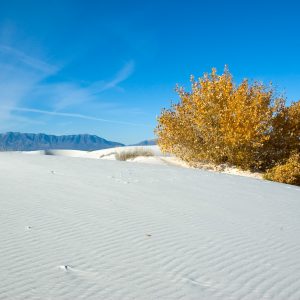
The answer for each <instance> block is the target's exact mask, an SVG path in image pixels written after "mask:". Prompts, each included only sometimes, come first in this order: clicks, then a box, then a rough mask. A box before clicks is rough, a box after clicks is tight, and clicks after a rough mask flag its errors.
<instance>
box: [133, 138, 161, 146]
mask: <svg viewBox="0 0 300 300" xmlns="http://www.w3.org/2000/svg"><path fill="white" fill-rule="evenodd" d="M156 144H157V139H152V140H145V141H142V142H140V143H137V144H134V145H132V146H152V145H156Z"/></svg>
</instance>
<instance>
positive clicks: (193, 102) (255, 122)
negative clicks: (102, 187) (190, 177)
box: [156, 68, 300, 178]
mask: <svg viewBox="0 0 300 300" xmlns="http://www.w3.org/2000/svg"><path fill="white" fill-rule="evenodd" d="M191 85H192V90H191V92H186V91H185V90H184V89H183V88H179V87H178V88H177V93H178V95H179V97H180V102H179V103H177V104H174V105H172V107H171V108H170V109H164V110H163V111H162V113H161V115H160V116H159V118H158V126H157V128H156V134H157V136H158V145H159V146H160V148H161V150H162V151H164V152H169V153H172V154H174V155H175V156H177V157H179V158H181V159H183V160H184V161H186V162H188V163H190V164H194V163H195V162H196V163H197V162H205V163H214V164H217V165H219V164H223V163H227V164H231V165H235V166H237V167H239V168H241V169H243V170H252V171H263V172H264V171H266V170H268V169H272V168H273V167H276V168H278V164H279V162H280V164H283V165H285V164H286V163H287V164H289V163H288V161H289V158H290V157H291V154H292V153H296V155H297V154H299V153H300V101H298V102H296V103H293V104H292V105H291V106H286V104H285V99H284V98H283V97H276V93H275V91H274V89H273V88H272V86H271V85H270V86H265V85H263V84H261V83H258V82H254V83H253V84H251V83H249V81H248V80H246V79H245V80H243V81H242V83H241V84H239V85H235V84H234V82H233V78H232V75H231V74H230V73H229V71H228V69H227V68H225V71H224V73H223V74H222V75H218V74H217V72H216V70H215V69H213V70H212V72H211V73H210V74H204V76H203V77H202V78H199V80H198V81H196V80H195V79H194V78H192V79H191ZM274 170H275V169H274ZM297 170H298V169H297V168H296V169H295V172H298V171H297ZM277 172H279V171H277ZM285 172H288V170H287V169H286V168H285ZM291 172H294V169H293V171H292V170H291ZM293 174H294V173H293ZM298 175H299V174H298ZM298 175H297V174H296V176H298ZM284 176H287V175H284ZM293 176H294V175H293ZM273 178H278V177H276V176H274V177H273Z"/></svg>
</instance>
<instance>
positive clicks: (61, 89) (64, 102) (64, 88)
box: [44, 60, 135, 110]
mask: <svg viewBox="0 0 300 300" xmlns="http://www.w3.org/2000/svg"><path fill="white" fill-rule="evenodd" d="M134 67H135V63H134V61H133V60H130V61H129V62H127V63H126V64H125V65H124V66H123V67H122V68H121V69H120V70H119V71H118V72H117V73H116V74H115V76H114V77H113V78H112V79H111V80H108V81H107V82H106V81H103V80H99V81H96V82H94V83H92V84H89V85H86V86H80V85H76V84H74V83H67V82H62V83H59V84H56V85H52V86H51V85H47V86H44V89H45V90H46V91H45V92H47V90H50V89H51V91H50V93H51V92H52V93H53V92H54V95H53V102H54V103H55V109H56V110H60V109H64V108H66V107H69V106H72V105H78V104H81V103H86V102H93V101H97V99H98V96H99V94H101V93H102V92H104V91H106V90H110V89H113V88H116V87H119V86H118V85H119V84H120V83H122V82H123V81H125V80H126V79H128V78H129V77H130V76H131V75H132V73H133V72H134ZM50 93H48V94H50Z"/></svg>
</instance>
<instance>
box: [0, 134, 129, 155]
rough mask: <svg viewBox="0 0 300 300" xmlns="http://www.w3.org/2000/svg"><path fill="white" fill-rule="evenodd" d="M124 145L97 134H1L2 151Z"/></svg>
mask: <svg viewBox="0 0 300 300" xmlns="http://www.w3.org/2000/svg"><path fill="white" fill-rule="evenodd" d="M120 146H124V144H121V143H117V142H112V141H108V140H105V139H103V138H101V137H98V136H96V135H90V134H76V135H61V136H56V135H48V134H44V133H38V134H34V133H20V132H7V133H3V134H0V151H33V150H47V149H73V150H86V151H91V150H99V149H106V148H113V147H120Z"/></svg>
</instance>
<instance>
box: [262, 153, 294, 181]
mask: <svg viewBox="0 0 300 300" xmlns="http://www.w3.org/2000/svg"><path fill="white" fill-rule="evenodd" d="M264 178H265V179H267V180H272V181H278V182H282V183H288V184H294V185H300V154H299V153H294V154H292V155H291V156H290V158H289V159H288V160H287V161H286V162H285V163H283V164H279V165H277V166H275V167H273V168H272V169H270V170H268V171H267V172H266V173H265V175H264Z"/></svg>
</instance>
